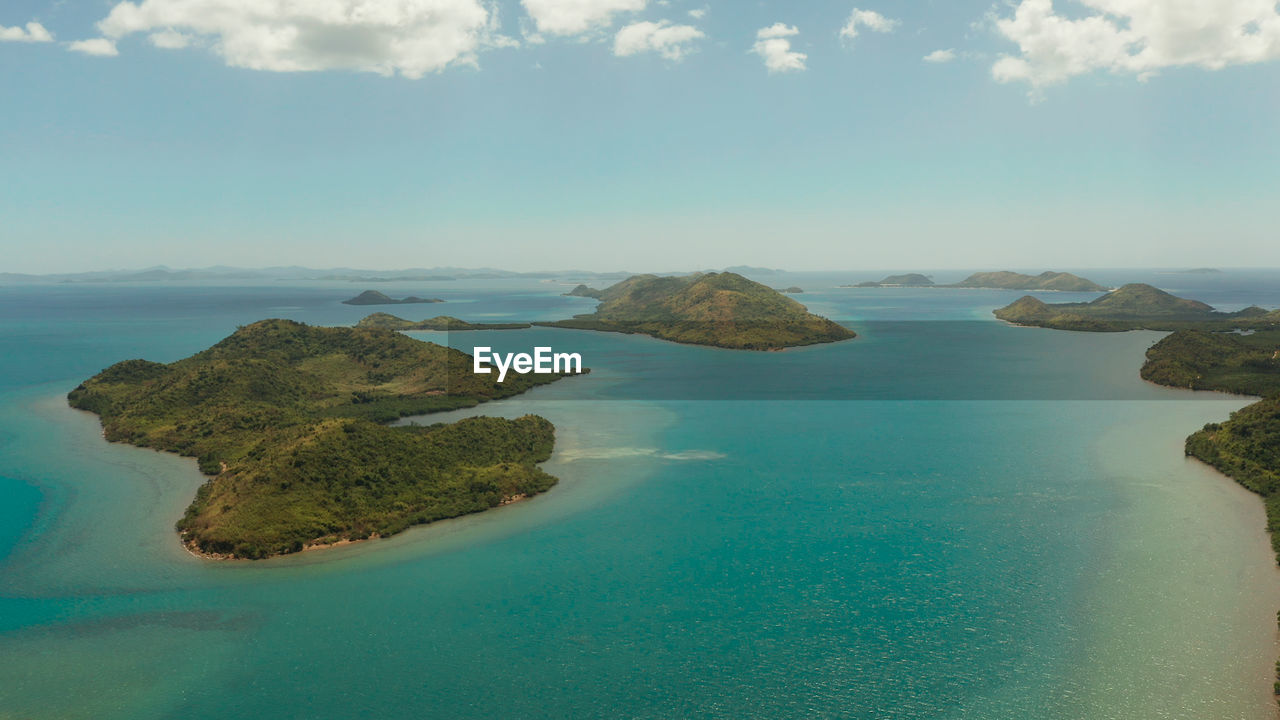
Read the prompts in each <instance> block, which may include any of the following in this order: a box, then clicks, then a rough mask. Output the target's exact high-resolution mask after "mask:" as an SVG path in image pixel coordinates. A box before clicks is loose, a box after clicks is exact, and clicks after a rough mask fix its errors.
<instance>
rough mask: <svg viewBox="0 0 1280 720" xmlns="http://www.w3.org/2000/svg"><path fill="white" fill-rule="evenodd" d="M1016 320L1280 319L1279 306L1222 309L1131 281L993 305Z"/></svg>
mask: <svg viewBox="0 0 1280 720" xmlns="http://www.w3.org/2000/svg"><path fill="white" fill-rule="evenodd" d="M995 316H996V317H997V318H1000V319H1001V320H1004V321H1006V322H1010V323H1013V324H1015V325H1031V326H1036V327H1046V328H1053V329H1055V330H1084V331H1091V332H1120V331H1125V330H1180V329H1195V328H1199V329H1221V330H1227V329H1231V328H1235V327H1241V328H1257V327H1267V326H1268V325H1274V324H1276V323H1277V322H1278V321H1280V312H1275V311H1273V312H1270V313H1268V312H1267V311H1266V310H1263V309H1262V308H1259V307H1250V308H1246V309H1244V310H1240V311H1238V312H1233V313H1223V312H1218V311H1216V310H1214V309H1213V308H1212V307H1211V306H1209V305H1206V304H1205V303H1202V302H1199V301H1198V300H1188V299H1186V298H1180V297H1178V296H1176V295H1172V294H1170V293H1167V292H1165V291H1164V290H1161V289H1159V288H1156V287H1153V286H1151V285H1146V284H1144V283H1131V284H1129V285H1125V286H1124V287H1121V288H1119V289H1117V290H1114V291H1112V292H1109V293H1107V294H1106V295H1103V296H1102V297H1099V298H1097V299H1096V300H1091V301H1089V302H1082V303H1052V304H1051V303H1046V302H1044V301H1043V300H1040V299H1038V298H1034V297H1032V296H1030V295H1027V296H1025V297H1022V298H1019V299H1018V300H1015V301H1014V302H1013V303H1011V304H1009V305H1006V306H1005V307H1002V308H1000V309H999V310H996V311H995Z"/></svg>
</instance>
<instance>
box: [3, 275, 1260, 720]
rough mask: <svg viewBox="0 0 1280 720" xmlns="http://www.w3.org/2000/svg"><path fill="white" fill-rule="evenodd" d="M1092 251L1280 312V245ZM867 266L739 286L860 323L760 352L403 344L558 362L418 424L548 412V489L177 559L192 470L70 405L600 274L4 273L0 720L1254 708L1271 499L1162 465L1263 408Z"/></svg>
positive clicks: (576, 301)
mask: <svg viewBox="0 0 1280 720" xmlns="http://www.w3.org/2000/svg"><path fill="white" fill-rule="evenodd" d="M1081 272H1082V273H1083V274H1085V275H1087V276H1089V277H1090V278H1092V279H1095V280H1097V281H1099V282H1102V283H1104V284H1116V285H1118V284H1121V283H1124V282H1135V281H1136V282H1150V283H1152V284H1155V285H1157V286H1159V287H1162V288H1165V289H1167V290H1169V291H1171V292H1175V293H1178V294H1183V295H1186V296H1189V297H1194V298H1196V299H1199V300H1204V301H1206V302H1209V303H1211V304H1213V305H1215V306H1217V307H1219V308H1220V309H1225V310H1235V309H1239V308H1241V307H1244V306H1246V305H1249V304H1254V303H1256V304H1260V305H1263V306H1265V307H1269V308H1274V307H1277V306H1280V271H1269V270H1229V271H1226V272H1223V273H1218V274H1178V273H1168V272H1159V271H1155V270H1105V271H1099V270H1089V271H1081ZM882 274H883V273H865V272H864V273H855V272H850V273H766V274H758V275H756V276H755V279H757V280H760V281H762V282H765V283H768V284H770V285H772V286H774V287H787V286H792V285H797V286H800V287H802V288H804V294H802V295H796V296H795V297H796V298H797V299H798V300H800V301H801V302H803V303H805V304H806V305H808V307H809V308H810V310H812V311H813V312H816V313H819V314H822V315H825V316H827V317H831V318H833V319H836V320H838V321H839V322H841V323H844V324H846V325H848V326H849V327H851V328H852V329H854V330H855V331H856V332H857V333H858V337H857V339H855V340H852V341H848V342H842V343H837V344H830V345H821V346H813V347H806V348H798V349H792V350H787V351H785V352H773V353H752V352H743V351H733V350H722V349H715V348H704V347H693V346H685V345H677V344H673V343H668V342H663V341H660V340H656V339H652V338H648V337H644V336H636V335H620V334H608V333H593V332H589V331H575V330H563V329H554V328H531V329H528V330H509V331H480V332H452V333H433V332H422V333H411V334H412V335H413V336H414V337H417V338H419V339H422V340H424V341H431V342H438V343H447V344H450V345H452V346H453V347H456V348H459V349H462V350H464V351H467V352H470V351H471V349H472V348H473V347H476V346H488V347H492V348H494V349H495V350H497V351H501V352H527V351H529V350H531V349H532V348H534V347H536V346H550V347H553V348H554V349H555V350H556V351H558V352H578V353H580V354H581V355H582V356H583V360H584V364H586V365H587V366H589V367H590V368H591V369H592V372H591V373H590V374H589V375H586V376H581V377H575V378H570V379H566V380H564V381H561V382H558V383H555V384H553V385H549V386H545V387H540V388H537V389H535V390H533V391H531V392H529V393H527V394H525V395H522V396H519V397H516V398H511V399H508V400H503V401H500V402H496V403H491V404H486V405H483V406H480V407H477V408H471V409H468V410H465V411H457V412H452V413H446V414H440V415H433V416H428V417H423V418H409V419H406V420H405V422H421V423H431V422H439V421H445V420H451V419H456V418H459V417H463V416H467V415H477V414H491V415H502V416H507V417H517V416H520V415H524V414H527V413H536V414H539V415H542V416H544V417H546V418H548V419H550V420H551V421H552V422H553V423H555V425H556V428H557V430H556V432H557V444H556V451H555V454H554V455H553V457H552V458H551V460H550V461H549V462H547V463H546V464H545V468H546V469H547V470H548V471H549V472H551V473H552V474H554V475H556V476H557V477H559V478H560V483H559V484H558V485H557V486H556V487H555V488H553V489H552V490H551V491H550V492H548V493H546V494H544V495H542V496H539V497H537V498H534V499H532V500H529V501H527V502H522V503H517V504H513V505H510V506H506V507H503V508H500V509H497V510H493V511H489V512H485V513H482V514H479V515H474V516H469V517H466V518H461V519H457V520H449V521H445V522H440V523H435V524H432V525H429V526H424V527H419V528H414V529H411V530H409V531H407V532H405V533H402V534H400V535H397V536H395V537H393V538H389V539H384V540H376V541H371V542H367V543H358V544H355V545H350V546H344V547H339V548H334V549H329V550H323V551H316V552H308V553H303V554H300V555H294V556H287V557H282V558H276V559H272V560H267V561H260V562H248V561H244V562H215V561H208V560H202V559H200V558H197V557H193V556H192V555H190V554H188V553H187V552H186V551H185V550H184V549H183V548H182V546H181V545H180V544H179V543H178V540H177V537H176V535H175V533H174V531H173V524H174V522H175V521H176V520H177V519H178V518H179V517H180V516H181V514H182V511H183V509H184V508H185V506H186V505H187V504H188V503H189V502H190V501H191V499H192V496H193V494H194V492H195V490H196V488H197V487H198V486H199V485H200V484H201V483H202V482H203V481H204V478H203V477H202V476H201V475H200V474H199V472H198V471H197V469H196V466H195V462H194V461H193V460H190V459H185V458H180V457H176V456H173V455H168V454H163V453H157V452H153V451H150V450H143V449H138V448H133V447H129V446H124V445H119V444H110V443H107V442H105V441H104V440H103V438H102V434H101V428H100V425H99V423H98V420H97V418H96V417H95V416H93V415H90V414H87V413H84V412H80V411H76V410H73V409H71V408H69V407H68V406H67V404H66V400H65V396H66V393H67V392H68V391H69V390H71V389H72V388H74V387H75V386H76V385H77V384H78V383H79V382H80V381H82V380H83V379H85V378H88V377H90V376H92V375H93V374H95V373H97V372H98V371H100V370H101V369H103V368H105V367H107V366H109V365H111V364H112V363H115V362H117V361H120V360H124V359H128V358H135V357H142V358H147V359H149V360H155V361H164V362H167V361H173V360H177V359H179V358H182V357H185V356H188V355H190V354H192V353H194V352H197V351H199V350H201V349H203V348H205V347H207V346H209V345H211V344H212V343H214V342H216V341H218V340H219V339H221V338H223V337H225V336H226V335H228V334H230V333H232V332H234V331H235V329H236V328H237V327H238V326H241V325H244V324H247V323H251V322H254V321H256V320H260V319H263V318H269V317H281V318H290V319H294V320H299V321H302V322H306V323H312V324H320V325H350V324H353V323H355V322H356V321H357V320H359V319H360V318H361V317H362V316H363V315H365V314H368V313H369V312H372V311H374V310H383V311H388V312H392V313H395V314H399V315H401V316H403V317H407V318H409V319H414V320H417V319H422V318H425V317H428V316H432V315H436V314H442V313H447V314H449V315H453V316H457V317H460V318H463V319H465V320H469V321H473V322H510V321H524V320H552V319H560V318H565V317H569V316H570V315H573V314H577V313H584V312H590V311H591V308H592V306H593V305H594V301H592V300H589V299H586V298H574V297H564V296H562V295H561V294H562V293H564V292H565V291H566V290H568V289H570V288H571V287H572V286H573V285H575V284H577V283H578V282H579V281H582V280H587V281H588V282H590V278H578V277H573V276H572V275H571V274H570V275H566V276H564V277H558V278H555V279H536V278H527V277H518V278H501V279H474V280H454V281H431V282H392V283H380V284H378V285H377V286H376V287H375V288H374V289H378V290H381V291H383V292H386V293H387V294H390V295H393V296H399V295H409V294H413V295H422V296H431V297H439V298H442V299H444V300H446V303H445V304H436V305H406V306H400V307H391V308H387V307H378V308H368V307H351V306H347V305H343V304H341V302H340V301H341V300H343V299H345V298H347V297H350V296H352V295H355V294H356V293H358V292H360V291H362V290H365V289H369V287H366V286H364V285H360V284H358V283H357V284H353V283H350V282H345V281H324V282H319V281H315V282H304V281H296V280H282V281H280V282H275V283H272V282H266V281H255V282H253V283H243V284H208V285H199V284H159V283H138V284H120V283H83V284H82V283H63V284H30V285H6V286H0V720H18V719H22V720H32V719H44V718H49V719H57V720H75V719H79V718H85V719H92V720H113V719H120V720H148V719H153V718H154V719H162V718H163V719H168V718H182V719H183V720H204V719H210V720H212V719H215V718H216V719H218V720H222V719H224V718H228V717H232V718H248V719H253V718H271V719H272V720H288V719H293V718H297V719H303V718H306V719H309V720H313V719H316V718H335V719H342V720H353V719H357V718H371V719H372V718H378V719H397V718H406V719H407V718H414V719H419V720H420V719H423V718H432V719H433V718H442V719H445V718H447V719H450V720H453V719H469V718H477V719H479V718H485V719H495V718H496V719H506V718H531V719H532V718H548V719H552V718H554V719H558V720H563V719H566V718H726V719H728V718H734V719H741V718H942V719H961V718H963V719H982V720H988V719H1002V718H1009V719H1011V720H1012V719H1018V720H1028V719H1031V720H1034V719H1038V718H1044V719H1047V720H1054V719H1059V718H1062V719H1066V718H1073V719H1079V718H1084V719H1090V720H1093V719H1096V720H1108V719H1115V720H1142V719H1145V718H1151V719H1157V718H1178V719H1184V718H1192V719H1203V720H1225V719H1235V718H1239V719H1241V720H1255V719H1261V718H1267V719H1269V720H1272V719H1274V718H1276V717H1277V711H1276V701H1275V699H1274V697H1273V695H1272V681H1273V680H1274V667H1273V666H1274V663H1275V660H1276V658H1277V656H1280V642H1278V638H1277V626H1276V613H1277V610H1280V572H1278V571H1277V567H1276V562H1275V558H1274V557H1273V555H1272V552H1271V549H1270V544H1269V539H1268V537H1267V535H1266V533H1265V518H1264V514H1263V508H1262V503H1261V501H1260V500H1259V499H1258V498H1257V497H1256V496H1254V495H1252V494H1250V493H1249V492H1247V491H1245V490H1244V489H1242V488H1241V487H1239V486H1238V485H1236V484H1235V483H1234V482H1232V481H1231V480H1229V479H1227V478H1225V477H1223V476H1221V475H1219V474H1218V473H1216V472H1214V471H1213V470H1211V469H1209V468H1207V467H1205V466H1203V465H1201V464H1199V463H1198V462H1196V461H1194V460H1190V459H1187V458H1185V457H1184V454H1183V451H1182V443H1183V439H1184V438H1185V437H1186V435H1188V434H1189V433H1191V432H1193V431H1195V430H1197V429H1199V428H1200V427H1201V426H1203V425H1204V424H1205V423H1209V422H1218V421H1222V420H1224V419H1226V418H1227V417H1228V416H1229V415H1230V413H1231V412H1232V411H1234V410H1237V409H1239V408H1241V407H1243V406H1245V405H1247V404H1248V403H1249V402H1250V399H1249V398H1243V397H1234V396H1228V395H1222V394H1216V393H1198V392H1189V391H1181V390H1173V389H1168V388H1162V387H1157V386H1154V385H1151V384H1148V383H1145V382H1143V381H1142V380H1141V379H1140V378H1139V376H1138V369H1139V367H1140V366H1141V364H1142V361H1143V356H1144V352H1145V351H1146V350H1147V348H1148V347H1150V345H1151V344H1152V343H1154V342H1156V341H1157V340H1159V339H1160V337H1162V334H1161V333H1155V332H1131V333H1114V334H1105V333H1104V334H1092V333H1070V332H1057V331H1050V330H1040V329H1031V328H1019V327H1013V326H1009V325H1006V324H1004V323H1001V322H999V321H997V320H995V319H994V318H993V317H992V315H991V311H992V310H993V309H994V308H997V307H1000V306H1003V305H1005V304H1007V303H1009V302H1011V301H1013V300H1015V299H1017V298H1018V297H1020V296H1021V295H1023V294H1024V293H1021V292H1006V291H996V290H942V289H908V288H886V289H851V288H843V287H840V286H841V285H846V284H851V283H855V282H859V281H862V280H868V279H877V278H878V276H880V275H882ZM935 275H936V276H938V279H939V282H947V281H953V280H958V279H960V278H962V277H963V276H964V275H965V273H962V272H956V271H947V272H943V271H939V272H938V273H935ZM952 276H954V277H952ZM1039 296H1040V297H1042V298H1044V299H1045V300H1047V301H1051V302H1061V301H1074V300H1087V299H1091V298H1092V297H1094V295H1091V294H1072V293H1039Z"/></svg>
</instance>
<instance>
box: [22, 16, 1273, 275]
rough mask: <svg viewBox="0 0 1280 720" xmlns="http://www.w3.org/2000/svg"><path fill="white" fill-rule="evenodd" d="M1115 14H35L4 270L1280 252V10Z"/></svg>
mask: <svg viewBox="0 0 1280 720" xmlns="http://www.w3.org/2000/svg"><path fill="white" fill-rule="evenodd" d="M1088 2H1089V4H1088V5H1085V4H1082V3H1080V2H1074V1H1071V2H1068V1H1066V0H1058V2H1056V3H1053V4H1052V5H1051V4H1050V3H1049V0H1019V2H1016V3H1009V4H999V5H991V4H990V3H986V2H966V1H964V0H955V1H953V2H928V1H923V2H889V1H888V0H881V1H880V2H873V0H855V2H757V3H739V2H734V3H730V2H725V1H724V0H721V1H720V2H717V1H716V0H708V1H706V2H703V1H698V2H681V1H679V0H671V2H669V3H661V2H656V1H654V0H648V1H647V2H646V0H524V2H523V3H522V2H519V1H518V0H511V1H510V2H500V3H494V4H490V3H485V2H482V0H316V1H315V2H312V3H309V4H308V3H306V2H297V1H295V2H293V3H289V2H285V1H284V0H252V1H251V0H146V1H145V2H141V3H138V4H130V3H115V2H75V3H71V2H65V1H64V2H48V1H47V0H41V1H34V0H8V1H7V2H6V3H4V4H3V6H0V93H3V97H4V98H5V100H6V101H5V103H4V111H3V114H0V168H2V169H0V247H4V249H5V252H4V255H3V256H2V257H3V259H2V260H0V272H3V271H9V272H55V271H75V270H91V269H104V268H120V267H142V266H149V265H154V264H167V265H171V266H175V267H192V266H204V265H212V264H230V265H243V266H265V265H278V264H300V265H308V266H313V267H321V266H354V267H369V268H394V267H410V266H434V265H453V266H481V265H485V266H500V267H506V268H511V269H530V270H533V269H556V268H568V267H585V268H593V269H601V270H609V269H618V268H626V269H631V270H668V269H670V270H674V269H692V268H701V267H722V266H726V265H734V264H752V265H766V266H774V267H785V268H788V269H795V270H805V269H828V268H834V269H881V268H884V269H909V268H914V267H927V268H943V267H957V268H976V267H991V268H995V267H1001V268H1003V267H1010V268H1023V269H1034V268H1052V267H1073V268H1080V267H1104V266H1168V267H1173V266H1199V265H1217V266H1248V265H1260V266H1262V265H1265V266H1280V242H1277V239H1278V238H1277V232H1276V228H1277V226H1280V223H1278V222H1277V221H1280V202H1278V201H1277V198H1278V197H1280V125H1277V122H1276V119H1277V118H1278V117H1280V61H1278V60H1280V16H1278V15H1276V9H1275V5H1274V3H1272V4H1270V5H1268V3H1267V2H1261V3H1259V2H1257V0H1131V1H1128V2H1122V1H1121V0H1088ZM308 5H310V7H311V9H307V7H308ZM299 6H301V7H303V8H304V9H303V10H302V11H299V10H298V7H299ZM1117 8H1119V9H1117ZM1135 8H1136V9H1135ZM1172 10H1176V11H1178V12H1171V11H1172ZM691 11H692V14H691ZM335 13H336V14H335ZM855 13H861V14H858V15H855ZM868 13H870V14H868ZM1126 13H1127V14H1126ZM854 17H857V18H860V19H859V20H858V22H856V23H855V24H854V33H853V34H854V36H853V37H849V33H845V34H844V35H843V36H842V29H844V28H845V27H846V26H847V25H848V24H849V21H850V19H851V18H854ZM1273 17H1274V18H1275V22H1272V19H1273ZM29 23H37V25H35V26H32V25H29ZM644 23H649V24H644ZM1179 23H1181V24H1179ZM626 28H630V30H629V31H628V34H627V35H626V36H620V35H619V33H620V32H622V31H623V30H624V29H626ZM624 37H625V38H629V40H628V41H627V42H625V43H624V42H623V39H622V38H624ZM82 41H88V42H87V43H84V42H82ZM778 41H781V42H782V43H783V44H782V45H779V43H778ZM78 43H79V44H78ZM177 45H181V46H183V47H174V46H177ZM161 46H167V47H161ZM948 50H949V51H951V53H950V54H951V55H954V57H953V58H952V59H951V60H950V61H949V62H927V61H925V60H924V58H925V57H926V56H927V55H930V54H931V53H934V52H936V51H948ZM111 53H115V54H111ZM794 54H802V55H804V57H803V58H797V56H796V55H794ZM946 56H947V53H943V54H942V55H941V57H942V58H943V59H946ZM937 57H939V56H935V58H937Z"/></svg>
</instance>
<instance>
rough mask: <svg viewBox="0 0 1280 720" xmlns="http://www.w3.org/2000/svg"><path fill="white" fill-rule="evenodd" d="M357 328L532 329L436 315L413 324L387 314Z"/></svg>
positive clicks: (369, 318)
mask: <svg viewBox="0 0 1280 720" xmlns="http://www.w3.org/2000/svg"><path fill="white" fill-rule="evenodd" d="M356 327H358V328H383V329H385V330H438V331H448V332H455V331H465V330H524V329H525V328H529V327H532V325H531V324H529V323H471V322H467V321H466V320H459V319H458V318H456V317H450V316H449V315H437V316H436V317H433V318H427V319H426V320H419V321H417V322H414V321H412V320H405V319H404V318H399V317H396V316H395V315H391V314H389V313H381V312H379V313H374V314H372V315H369V316H366V317H365V318H363V319H361V320H360V322H358V323H356Z"/></svg>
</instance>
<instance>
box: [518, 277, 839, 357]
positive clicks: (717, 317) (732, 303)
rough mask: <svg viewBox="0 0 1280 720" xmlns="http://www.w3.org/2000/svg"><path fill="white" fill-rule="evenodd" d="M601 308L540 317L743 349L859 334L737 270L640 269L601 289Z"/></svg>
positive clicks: (566, 323) (569, 324)
mask: <svg viewBox="0 0 1280 720" xmlns="http://www.w3.org/2000/svg"><path fill="white" fill-rule="evenodd" d="M587 291H590V292H592V293H594V295H587V297H593V296H598V299H599V300H600V305H599V306H598V307H597V308H596V311H595V313H593V314H590V315H578V316H577V317H574V318H573V319H571V320H561V321H558V322H550V323H535V324H536V325H546V326H550V327H563V328H574V329H584V330H601V331H606V332H622V333H642V334H645V335H650V336H653V337H656V338H660V339H663V340H670V341H673V342H679V343H688V344H693V345H711V346H715V347H724V348H733V349H739V350H779V349H782V348H786V347H794V346H799V345H813V344H816V343H828V342H836V341H839V340H847V339H849V338H852V337H854V333H853V331H851V330H849V329H848V328H846V327H844V326H842V325H840V324H838V323H835V322H833V321H831V320H828V319H826V318H823V317H819V316H817V315H814V314H812V313H810V312H809V311H808V310H806V309H805V307H804V306H803V305H801V304H800V303H798V302H796V301H795V300H793V299H791V298H788V297H786V296H785V295H783V294H782V293H780V292H778V291H777V290H774V289H773V288H770V287H768V286H766V285H762V284H760V283H758V282H755V281H753V280H748V279H747V278H745V277H743V276H741V275H738V274H736V273H732V272H720V273H699V274H695V275H688V276H683V277H659V276H656V275H636V276H633V277H630V278H627V279H626V280H623V281H622V282H619V283H617V284H615V285H612V286H610V287H609V288H606V289H605V290H602V291H595V290H592V289H591V288H587V289H586V291H583V292H577V290H576V289H575V293H573V294H584V293H585V292H587Z"/></svg>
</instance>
